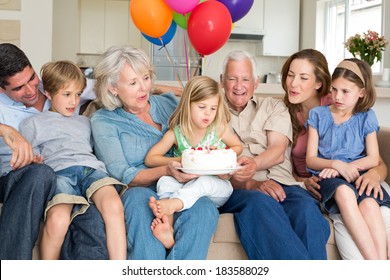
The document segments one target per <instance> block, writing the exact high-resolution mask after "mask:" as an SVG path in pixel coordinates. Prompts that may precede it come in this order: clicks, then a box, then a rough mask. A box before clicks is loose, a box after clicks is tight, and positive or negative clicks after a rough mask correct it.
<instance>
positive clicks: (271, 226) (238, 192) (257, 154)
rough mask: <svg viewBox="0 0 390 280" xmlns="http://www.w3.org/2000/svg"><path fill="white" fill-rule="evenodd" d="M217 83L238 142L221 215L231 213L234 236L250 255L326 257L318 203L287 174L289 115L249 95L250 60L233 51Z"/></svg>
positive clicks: (277, 104)
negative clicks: (239, 147) (235, 168)
mask: <svg viewBox="0 0 390 280" xmlns="http://www.w3.org/2000/svg"><path fill="white" fill-rule="evenodd" d="M221 83H222V85H223V88H224V90H225V96H226V99H227V102H228V105H229V108H230V111H231V115H232V120H231V123H230V124H231V126H232V128H233V129H234V130H235V132H236V133H237V134H238V136H239V137H240V139H241V142H242V144H243V147H244V150H243V156H242V157H241V158H239V163H240V164H241V165H242V168H241V169H239V170H238V171H237V172H236V173H235V174H234V175H233V177H232V179H231V181H232V183H233V185H234V186H235V190H234V192H233V194H232V196H231V197H230V199H229V200H228V202H227V203H226V204H225V205H224V206H223V207H221V208H220V212H221V213H234V221H235V226H236V230H237V233H238V236H239V239H240V241H241V243H242V246H243V247H244V249H245V251H246V253H247V255H248V257H249V258H250V259H326V258H327V256H326V249H325V246H326V242H327V240H328V237H329V234H330V229H329V224H328V222H327V221H326V220H325V219H324V218H323V216H322V214H321V212H320V209H319V205H318V202H317V201H315V200H314V199H313V198H312V197H311V195H310V194H309V193H308V192H307V191H306V190H305V189H303V188H301V186H300V185H299V183H297V182H294V178H293V176H292V173H291V163H290V143H291V138H292V129H291V121H290V115H289V112H288V110H287V108H286V107H285V105H284V104H283V102H282V101H281V100H275V99H272V98H262V97H257V96H254V91H255V89H256V88H257V86H258V83H259V81H258V76H257V75H256V63H255V60H254V58H253V57H252V56H251V55H250V54H249V53H247V52H244V51H233V52H231V53H229V54H228V55H227V57H226V58H225V61H224V64H223V74H222V75H221Z"/></svg>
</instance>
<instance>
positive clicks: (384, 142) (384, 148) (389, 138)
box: [378, 127, 390, 185]
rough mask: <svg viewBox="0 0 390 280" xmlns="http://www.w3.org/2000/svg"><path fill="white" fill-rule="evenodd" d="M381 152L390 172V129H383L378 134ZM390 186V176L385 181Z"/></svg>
mask: <svg viewBox="0 0 390 280" xmlns="http://www.w3.org/2000/svg"><path fill="white" fill-rule="evenodd" d="M378 142H379V151H380V154H381V157H382V159H383V161H384V162H385V164H386V166H387V172H390V127H381V128H380V130H379V133H378ZM385 181H386V182H387V183H388V184H389V185H390V175H389V174H387V178H386V180H385Z"/></svg>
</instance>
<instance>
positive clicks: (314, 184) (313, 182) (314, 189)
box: [303, 176, 322, 201]
mask: <svg viewBox="0 0 390 280" xmlns="http://www.w3.org/2000/svg"><path fill="white" fill-rule="evenodd" d="M319 181H320V179H319V178H318V177H316V176H312V177H310V178H305V179H304V180H303V183H304V184H305V187H306V189H307V190H308V192H310V194H311V195H312V196H313V197H314V198H316V199H317V200H319V201H321V198H322V197H321V193H320V188H321V187H320V185H319V184H318V182H319Z"/></svg>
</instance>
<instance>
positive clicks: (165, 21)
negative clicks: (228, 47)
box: [130, 0, 254, 56]
mask: <svg viewBox="0 0 390 280" xmlns="http://www.w3.org/2000/svg"><path fill="white" fill-rule="evenodd" d="M253 1H254V0H132V1H130V15H131V18H132V20H133V22H134V24H135V26H136V27H137V28H138V29H139V30H140V31H141V33H142V35H143V36H144V37H145V38H146V39H147V40H149V41H150V42H151V43H153V44H156V45H160V46H165V45H166V44H168V43H169V42H170V41H171V40H172V38H173V37H174V35H175V32H176V28H177V25H178V26H179V27H181V28H183V29H185V30H187V34H188V38H189V41H190V42H191V44H192V46H193V48H194V49H195V50H196V51H197V52H198V53H199V54H200V55H201V56H205V55H209V54H212V53H214V52H216V51H217V50H218V49H220V48H221V47H222V46H223V45H224V44H225V43H226V41H227V40H228V39H229V36H230V33H231V30H232V25H233V22H236V21H238V20H239V19H241V18H242V17H244V16H245V15H246V14H247V13H248V12H249V10H250V8H251V7H252V5H253Z"/></svg>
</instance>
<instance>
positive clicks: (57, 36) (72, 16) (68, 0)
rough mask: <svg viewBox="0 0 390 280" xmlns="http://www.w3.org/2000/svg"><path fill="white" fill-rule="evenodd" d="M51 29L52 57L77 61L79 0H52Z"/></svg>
mask: <svg viewBox="0 0 390 280" xmlns="http://www.w3.org/2000/svg"><path fill="white" fill-rule="evenodd" d="M30 1H34V0H30ZM53 31H54V32H53V44H52V46H53V54H52V59H53V60H60V59H68V60H71V61H74V62H77V56H76V55H77V53H78V52H79V48H80V47H79V46H80V15H79V0H53Z"/></svg>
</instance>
